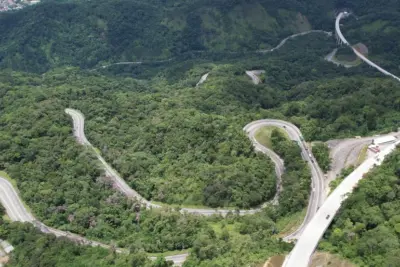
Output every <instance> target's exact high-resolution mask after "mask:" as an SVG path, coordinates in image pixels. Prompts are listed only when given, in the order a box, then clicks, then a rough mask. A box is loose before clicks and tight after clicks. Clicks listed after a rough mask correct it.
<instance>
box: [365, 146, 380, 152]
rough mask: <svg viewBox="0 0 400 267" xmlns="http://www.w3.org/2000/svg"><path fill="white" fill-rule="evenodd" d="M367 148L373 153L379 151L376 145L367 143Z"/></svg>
mask: <svg viewBox="0 0 400 267" xmlns="http://www.w3.org/2000/svg"><path fill="white" fill-rule="evenodd" d="M368 149H369V150H371V151H372V152H374V153H378V152H380V149H379V146H377V145H369V146H368Z"/></svg>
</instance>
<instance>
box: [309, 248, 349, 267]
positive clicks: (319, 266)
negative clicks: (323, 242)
mask: <svg viewBox="0 0 400 267" xmlns="http://www.w3.org/2000/svg"><path fill="white" fill-rule="evenodd" d="M328 266H332V267H333V266H334V267H355V266H356V265H355V264H352V263H351V262H349V261H348V260H346V259H343V258H341V257H340V256H339V255H335V254H330V253H328V252H320V251H317V252H315V253H314V255H313V256H312V258H311V264H310V267H328Z"/></svg>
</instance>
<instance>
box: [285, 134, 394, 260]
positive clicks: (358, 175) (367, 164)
mask: <svg viewBox="0 0 400 267" xmlns="http://www.w3.org/2000/svg"><path fill="white" fill-rule="evenodd" d="M398 144H400V141H397V142H396V143H395V144H392V145H390V146H389V147H387V148H386V149H384V150H383V151H381V152H380V153H378V154H377V155H376V156H374V157H372V158H369V159H367V160H366V161H364V163H362V164H361V165H360V166H359V167H358V168H356V169H355V170H354V171H353V172H352V173H351V174H350V175H349V176H347V177H346V178H345V179H344V180H343V182H342V183H341V184H340V185H339V186H338V187H337V188H336V189H335V190H334V191H333V192H332V194H331V195H329V197H328V199H327V200H326V201H325V203H324V204H323V205H322V207H321V208H320V209H319V210H318V212H317V214H315V216H314V218H313V219H312V220H311V221H310V222H309V223H308V225H307V226H306V228H305V229H304V231H303V233H302V235H301V236H300V238H299V239H298V241H297V243H296V245H295V247H294V248H293V250H292V252H291V253H290V254H289V255H288V257H287V258H286V260H285V263H284V265H283V266H284V267H307V266H308V263H309V261H310V259H311V256H312V254H313V253H314V250H315V248H316V247H317V245H318V242H319V240H320V239H321V238H322V235H323V234H324V232H325V231H326V229H327V228H328V226H329V224H330V223H331V222H332V219H333V218H334V217H335V214H336V212H337V211H338V210H339V208H340V206H341V203H342V201H343V200H344V199H346V198H347V196H348V194H349V193H351V192H352V191H353V188H354V187H355V186H356V185H357V183H358V182H359V181H360V180H361V179H362V178H363V176H364V174H366V173H367V172H369V171H370V170H371V169H372V168H373V167H374V166H376V165H380V164H381V163H382V161H383V160H384V158H385V157H386V156H387V155H389V154H390V153H391V152H393V151H394V150H395V148H396V145H398Z"/></svg>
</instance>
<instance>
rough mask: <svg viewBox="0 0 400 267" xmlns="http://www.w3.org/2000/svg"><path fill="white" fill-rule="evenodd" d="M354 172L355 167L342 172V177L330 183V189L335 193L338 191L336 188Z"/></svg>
mask: <svg viewBox="0 0 400 267" xmlns="http://www.w3.org/2000/svg"><path fill="white" fill-rule="evenodd" d="M354 170H355V167H354V166H350V167H347V168H345V169H343V170H342V171H341V172H340V175H339V176H338V177H336V178H335V180H333V181H331V182H330V184H329V187H330V189H331V192H333V191H334V190H335V189H336V187H338V186H339V185H340V183H341V182H343V180H344V178H346V177H347V176H348V175H349V174H350V173H352V172H353V171H354Z"/></svg>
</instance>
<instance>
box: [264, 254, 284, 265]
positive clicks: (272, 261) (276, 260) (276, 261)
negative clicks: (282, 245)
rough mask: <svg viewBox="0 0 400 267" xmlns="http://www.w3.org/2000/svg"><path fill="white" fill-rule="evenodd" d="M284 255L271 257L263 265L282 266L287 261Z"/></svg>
mask: <svg viewBox="0 0 400 267" xmlns="http://www.w3.org/2000/svg"><path fill="white" fill-rule="evenodd" d="M285 257H286V256H284V255H275V256H272V257H271V258H269V259H268V260H267V261H266V262H265V263H264V265H263V267H281V266H282V265H283V262H284V261H285Z"/></svg>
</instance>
